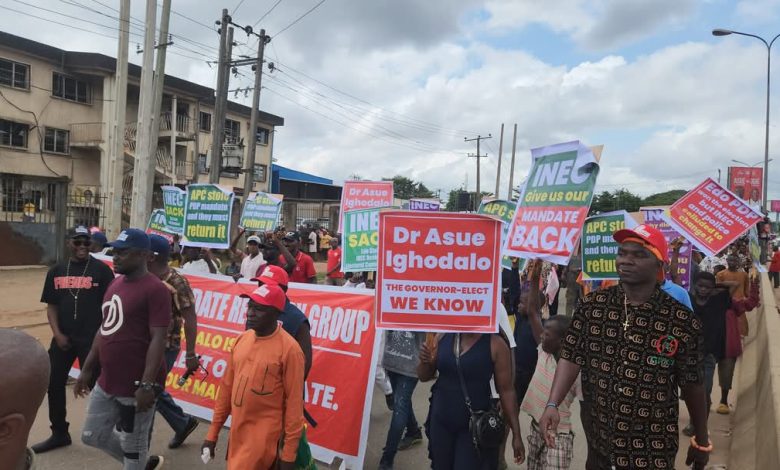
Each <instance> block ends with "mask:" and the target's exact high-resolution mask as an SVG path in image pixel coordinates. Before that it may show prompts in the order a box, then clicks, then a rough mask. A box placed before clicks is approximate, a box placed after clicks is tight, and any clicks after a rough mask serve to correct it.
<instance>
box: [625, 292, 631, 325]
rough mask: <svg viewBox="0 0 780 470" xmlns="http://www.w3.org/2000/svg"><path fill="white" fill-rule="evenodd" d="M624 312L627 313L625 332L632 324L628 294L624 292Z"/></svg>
mask: <svg viewBox="0 0 780 470" xmlns="http://www.w3.org/2000/svg"><path fill="white" fill-rule="evenodd" d="M623 313H625V319H624V320H623V333H625V332H626V330H627V329H628V326H629V325H630V324H631V322H630V321H629V318H630V315H631V314H630V313H628V296H627V295H626V294H623Z"/></svg>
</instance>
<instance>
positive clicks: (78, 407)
mask: <svg viewBox="0 0 780 470" xmlns="http://www.w3.org/2000/svg"><path fill="white" fill-rule="evenodd" d="M45 273H46V271H45V270H43V269H26V270H12V271H6V270H0V299H3V301H2V304H0V327H17V328H22V329H24V330H25V331H27V332H28V333H30V334H32V335H33V336H35V337H37V338H38V339H39V340H40V341H41V342H42V343H43V344H45V345H48V342H49V341H50V339H51V333H50V331H49V328H48V326H46V323H45V322H46V315H45V311H44V309H43V306H42V304H40V303H39V299H40V289H41V285H42V283H43V279H44V277H45ZM736 377H738V371H737V376H736ZM736 377H735V379H736ZM716 380H717V376H716ZM716 387H717V385H716ZM429 395H430V384H420V385H419V386H418V388H417V390H416V391H415V395H414V400H413V401H414V410H415V414H416V415H417V418H418V420H420V421H421V422H422V421H424V419H425V416H426V415H427V409H428V398H429ZM713 398H714V399H715V401H717V399H718V398H719V392H718V391H716V392H714V393H713ZM85 408H86V401H85V400H78V401H77V400H74V399H73V398H72V393H71V391H70V389H69V391H68V413H69V415H68V417H69V420H70V422H71V429H72V435H73V436H74V437H76V441H77V442H75V443H74V445H72V446H70V447H68V448H65V449H60V450H57V451H54V452H50V453H48V454H43V455H41V456H39V464H40V467H39V468H40V469H41V470H66V469H67V470H78V469H89V470H94V469H103V468H116V466H115V464H114V463H113V462H112V461H111V459H109V458H107V457H106V456H105V455H104V454H102V453H101V452H99V451H97V450H95V449H91V448H87V447H85V446H84V445H82V444H81V443H80V442H78V435H79V433H80V431H81V428H82V425H83V422H84V413H85V411H86V410H85ZM573 411H574V416H578V415H579V409H578V407H577V405H576V404H575V409H574V410H573ZM681 415H682V416H681V422H687V417H686V416H684V415H685V409H684V407H682V409H681ZM390 416H391V414H390V411H389V410H388V409H387V407H386V405H385V400H384V397H383V395H382V394H381V393H380V392H378V391H375V392H374V400H373V406H372V409H371V419H370V424H369V435H368V445H367V452H366V461H365V466H364V468H366V469H372V470H373V469H375V468H377V466H378V463H379V458H380V457H381V453H382V448H383V447H384V443H385V438H386V432H387V428H388V425H389V421H390ZM575 421H576V423H577V424H576V427H575V434H576V438H575V461H574V463H573V465H572V468H573V469H581V468H583V467H584V459H585V440H584V437H583V434H582V430H581V428H580V426H579V420H575ZM529 423H530V421H529V419H528V418H527V417H526V416H521V428H522V432H523V435H524V436H526V435H527V432H528V429H529ZM48 426H49V422H48V408H47V406H46V402H45V400H44V404H43V406H42V407H41V409H40V411H39V413H38V418H37V419H36V421H35V423H34V425H33V428H32V431H31V434H30V443H34V442H37V441H39V440H41V439H44V438H46V437H47V436H48V433H49V429H48ZM710 427H711V434H712V438H713V441H714V442H715V445H716V449H715V452H714V453H713V455H712V462H711V464H712V467H711V468H713V469H715V468H725V467H720V466H719V465H722V464H725V462H726V458H727V451H728V445H727V443H728V440H729V433H730V430H729V417H728V416H721V415H718V414H715V413H713V414H712V415H711V416H710ZM206 428H207V423H205V422H204V423H202V424H201V426H200V427H199V428H198V429H197V430H196V431H195V433H193V435H192V436H191V437H190V439H189V440H188V442H187V443H185V445H184V446H182V447H181V448H180V449H177V450H169V449H167V447H166V444H167V442H168V440H169V439H170V438H171V436H172V431H171V429H170V428H169V427H168V426H167V424H166V423H165V421H164V420H162V419H160V418H159V417H158V418H157V422H156V425H155V435H154V439H153V442H152V450H153V452H155V453H161V454H162V455H163V456H164V457H165V458H166V463H165V466H164V467H163V468H170V469H189V468H192V467H193V466H196V467H195V468H207V467H203V463H202V462H201V461H200V456H199V452H198V448H199V444H200V442H201V441H202V439H203V437H204V435H205V433H206ZM226 437H227V436H226V435H225V432H224V431H223V436H222V437H221V442H222V445H221V446H220V449H218V456H217V460H216V461H215V462H213V463H212V464H210V465H209V467H211V468H224V463H223V462H224V461H223V460H222V459H224V443H225V442H226ZM686 441H687V440H686V438H685V437H684V436H683V437H681V448H682V449H683V450H685V449H687V444H685V443H686ZM510 452H511V451H508V452H507V460H508V461H510V462H511V458H510ZM683 461H684V458H683V454H682V452H681V454H680V455H679V456H678V462H677V468H678V469H679V468H684V467H683ZM325 468H327V467H325ZM395 468H397V469H402V470H406V469H422V468H429V463H428V460H427V453H426V449H425V444H423V445H419V446H417V447H415V448H412V449H410V450H407V451H404V452H399V454H398V456H397V457H396V466H395ZM509 468H525V465H523V466H521V467H518V466H515V465H513V464H510V465H509Z"/></svg>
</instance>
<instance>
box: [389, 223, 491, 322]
mask: <svg viewBox="0 0 780 470" xmlns="http://www.w3.org/2000/svg"><path fill="white" fill-rule="evenodd" d="M500 241H501V222H500V221H498V220H496V219H493V218H491V217H485V216H481V215H476V214H455V213H449V212H427V213H426V212H411V211H382V212H380V213H379V247H380V251H379V260H378V271H377V273H378V275H377V327H378V328H385V329H398V330H407V331H431V332H457V331H465V332H482V333H495V332H497V331H498V322H497V321H496V309H497V305H498V302H499V299H500V295H501V276H500Z"/></svg>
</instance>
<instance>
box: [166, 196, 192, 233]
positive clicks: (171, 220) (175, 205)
mask: <svg viewBox="0 0 780 470" xmlns="http://www.w3.org/2000/svg"><path fill="white" fill-rule="evenodd" d="M160 189H161V190H162V196H163V208H164V209H165V218H166V220H167V224H168V227H169V228H170V229H171V230H172V231H173V233H178V234H179V235H181V234H182V232H183V231H184V204H185V203H186V201H187V191H185V190H183V189H181V188H177V187H176V186H163V187H161V188H160Z"/></svg>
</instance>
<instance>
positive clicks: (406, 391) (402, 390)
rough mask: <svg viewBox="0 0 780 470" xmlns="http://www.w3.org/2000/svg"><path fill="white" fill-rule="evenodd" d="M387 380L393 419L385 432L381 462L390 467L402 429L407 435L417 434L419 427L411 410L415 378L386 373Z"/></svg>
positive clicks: (390, 372)
mask: <svg viewBox="0 0 780 470" xmlns="http://www.w3.org/2000/svg"><path fill="white" fill-rule="evenodd" d="M387 378H388V379H390V384H391V385H392V386H393V417H392V419H391V420H390V429H388V430H387V442H386V443H385V448H384V451H383V452H382V460H381V462H383V463H386V464H389V465H392V464H393V460H394V459H395V453H396V452H398V444H399V443H400V442H401V436H402V435H403V432H404V429H406V432H407V434H417V433H418V432H419V427H418V425H417V418H415V417H414V410H413V409H412V393H413V392H414V388H415V387H416V386H417V377H409V376H406V375H403V374H399V373H397V372H393V371H389V370H388V371H387Z"/></svg>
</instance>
